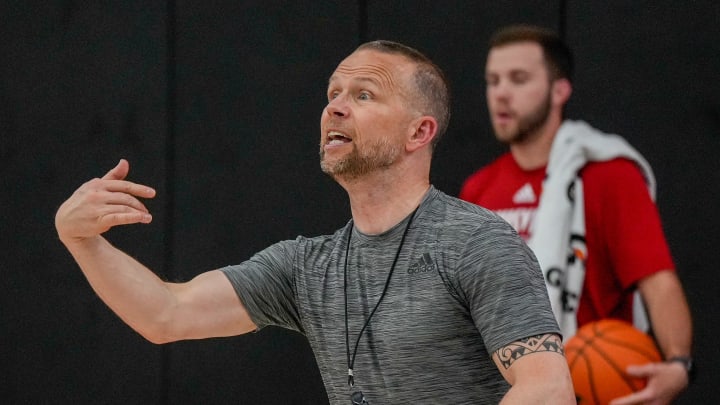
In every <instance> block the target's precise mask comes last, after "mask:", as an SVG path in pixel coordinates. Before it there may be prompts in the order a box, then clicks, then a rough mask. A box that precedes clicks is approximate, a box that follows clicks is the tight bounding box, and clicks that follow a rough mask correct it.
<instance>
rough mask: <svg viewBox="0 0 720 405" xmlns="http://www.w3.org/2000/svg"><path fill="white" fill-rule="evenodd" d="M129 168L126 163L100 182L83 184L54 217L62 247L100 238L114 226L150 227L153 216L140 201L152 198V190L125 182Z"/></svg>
mask: <svg viewBox="0 0 720 405" xmlns="http://www.w3.org/2000/svg"><path fill="white" fill-rule="evenodd" d="M129 171H130V164H129V163H128V162H127V160H125V159H121V160H120V162H119V163H118V164H117V166H115V167H114V168H112V169H110V171H109V172H107V173H106V174H105V175H104V176H103V177H102V178H100V179H98V178H95V179H92V180H90V181H88V182H87V183H85V184H83V185H82V186H80V188H78V189H77V190H76V191H75V193H73V195H72V196H70V198H68V199H67V200H66V201H65V202H64V203H63V204H62V205H61V206H60V208H59V209H58V211H57V213H56V214H55V228H56V229H57V232H58V236H59V237H60V240H62V241H63V242H64V243H66V244H67V243H69V242H77V241H82V240H84V239H87V238H91V237H94V236H97V235H100V234H102V233H104V232H106V231H107V230H109V229H110V228H112V227H113V226H116V225H127V224H134V223H149V222H150V221H152V215H150V212H149V211H148V209H147V208H146V207H145V205H144V204H143V203H142V202H140V200H139V198H153V197H155V190H154V189H153V188H151V187H148V186H145V185H142V184H136V183H133V182H130V181H127V180H125V178H126V177H127V175H128V172H129Z"/></svg>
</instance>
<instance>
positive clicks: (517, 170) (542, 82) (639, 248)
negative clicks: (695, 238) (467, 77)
mask: <svg viewBox="0 0 720 405" xmlns="http://www.w3.org/2000/svg"><path fill="white" fill-rule="evenodd" d="M571 75H572V54H571V51H570V50H569V48H568V47H567V45H566V44H565V43H564V42H563V41H562V40H561V39H560V38H559V37H558V36H557V35H556V34H554V33H553V32H552V31H549V30H546V29H543V28H541V27H535V26H527V25H518V26H510V27H505V28H503V29H501V30H499V31H498V32H497V33H496V34H495V35H494V36H493V37H492V39H491V42H490V51H489V54H488V57H487V62H486V67H485V78H486V83H487V89H486V90H487V94H486V95H487V103H488V108H489V110H490V111H489V112H490V118H491V120H492V125H493V129H494V131H495V135H496V137H497V139H498V140H499V141H501V142H502V143H504V144H507V145H508V146H509V149H510V150H509V152H508V153H506V154H504V155H502V156H501V157H499V158H498V159H497V160H495V161H494V162H492V163H491V164H489V165H487V166H486V167H483V168H481V169H480V170H478V171H477V172H476V173H474V174H473V175H471V176H470V177H469V178H468V179H467V180H466V181H465V183H464V185H463V188H462V190H461V192H460V198H462V199H464V200H467V201H470V202H473V203H476V204H478V205H481V206H483V207H485V208H489V209H491V210H493V211H495V212H496V213H498V214H499V215H500V216H502V217H503V218H504V219H505V220H507V221H508V222H509V223H510V224H511V225H513V227H514V228H515V229H516V230H517V231H518V233H519V234H520V235H521V236H522V237H523V238H524V239H525V240H526V241H527V242H528V245H529V246H530V247H531V248H532V249H533V252H534V253H535V255H536V256H537V258H538V261H539V262H540V265H541V266H542V268H543V273H544V275H545V280H546V284H547V286H548V292H549V293H550V298H551V301H552V305H553V311H554V313H555V316H556V317H557V319H558V322H559V323H560V326H561V329H562V331H563V335H564V338H565V339H567V338H569V337H571V336H572V335H573V334H574V333H575V331H576V329H577V328H578V327H580V326H582V325H583V324H586V323H588V322H591V321H595V320H598V319H602V318H620V319H624V320H627V321H629V322H634V323H635V324H636V325H641V324H642V323H645V325H647V322H648V319H647V318H645V315H646V314H647V316H649V324H650V327H651V329H652V333H653V334H654V336H655V338H656V339H657V342H658V344H659V346H660V349H661V351H662V354H663V355H664V357H665V359H666V360H667V361H665V362H662V363H657V364H645V365H639V366H638V367H631V368H630V369H629V370H628V372H630V373H631V374H632V375H635V376H639V377H647V378H648V385H647V387H646V388H645V389H643V390H642V391H640V392H637V393H634V394H632V395H629V396H626V397H623V398H621V399H617V400H616V401H614V402H613V404H615V405H621V404H634V403H653V404H665V403H669V402H670V401H672V400H673V398H675V397H677V395H678V394H679V393H680V392H681V391H683V390H684V389H685V388H686V387H687V385H688V382H689V372H690V371H691V365H692V360H691V358H690V350H691V341H692V325H691V317H690V311H689V309H688V304H687V301H686V298H685V294H684V292H683V288H682V286H681V284H680V282H679V280H678V278H677V276H676V273H675V271H674V264H673V261H672V258H671V255H670V252H669V248H668V245H667V242H666V240H665V237H664V234H663V231H662V226H661V222H660V218H659V214H658V211H657V208H656V206H655V203H654V192H655V189H654V187H655V182H654V177H653V173H652V170H651V168H650V166H649V165H648V164H647V162H646V161H645V159H644V158H643V157H642V156H641V155H640V154H639V153H638V152H637V151H635V150H634V149H633V148H632V147H631V146H630V145H629V144H628V143H627V142H626V141H625V140H624V139H622V138H620V137H619V136H617V135H609V134H604V133H601V132H600V131H598V130H596V129H594V128H592V127H590V126H589V125H588V124H586V123H585V122H582V121H571V120H566V119H565V118H564V114H563V110H564V106H565V104H566V102H567V101H568V99H569V97H570V94H571V92H572V83H571ZM637 293H639V294H637ZM643 307H644V308H643ZM645 310H646V311H645ZM641 318H644V319H641Z"/></svg>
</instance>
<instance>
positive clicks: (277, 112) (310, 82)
mask: <svg viewBox="0 0 720 405" xmlns="http://www.w3.org/2000/svg"><path fill="white" fill-rule="evenodd" d="M239 3H241V4H239ZM286 3H290V4H286ZM292 3H293V2H281V1H246V2H229V1H228V2H214V3H211V4H200V3H196V2H183V1H170V2H165V3H163V4H159V3H157V4H148V3H147V2H140V1H126V2H123V3H122V5H120V3H118V4H114V3H96V2H70V1H59V0H56V1H51V2H20V1H7V0H5V1H2V2H0V15H1V16H3V24H0V61H2V62H1V63H0V170H1V174H2V176H0V182H1V183H0V185H2V188H3V190H4V193H2V196H1V197H0V202H1V204H0V207H1V208H2V211H3V213H4V215H3V218H2V219H1V220H0V229H2V233H0V235H2V236H1V237H0V241H1V245H0V249H2V250H1V251H2V252H3V259H2V260H0V271H1V272H2V273H0V274H1V275H2V277H0V280H1V281H0V293H1V294H0V325H1V326H0V327H2V331H1V332H0V347H1V348H2V349H0V364H2V365H3V367H2V368H1V369H2V371H0V399H2V400H3V402H4V403H55V402H60V403H84V402H90V401H93V402H103V403H122V404H131V403H137V404H146V403H160V404H165V403H188V404H189V403H250V404H255V403H257V404H280V403H283V404H286V403H294V404H317V403H324V402H325V400H324V391H323V388H322V384H321V382H320V378H319V374H318V373H317V370H316V367H315V363H314V360H313V358H312V354H311V353H310V350H309V348H308V347H307V344H306V342H305V340H304V338H303V337H302V336H300V335H298V334H295V333H292V332H287V331H283V330H279V329H273V328H268V329H266V330H263V331H261V332H259V333H255V334H249V335H245V336H239V337H235V338H227V339H212V340H206V341H193V342H180V343H175V344H170V345H165V346H155V345H152V344H150V343H148V342H146V341H144V340H143V339H142V338H141V337H139V336H138V335H137V334H136V333H135V332H133V331H132V330H130V329H129V328H128V327H127V326H125V325H124V324H123V323H122V322H121V321H120V320H119V319H117V317H116V316H115V315H113V314H112V313H111V312H110V311H109V310H108V309H107V308H106V307H105V305H104V304H103V303H102V302H101V301H100V300H99V299H98V298H97V297H96V295H95V294H94V292H93V291H92V290H91V289H90V287H89V286H88V285H87V282H86V281H85V279H84V278H83V276H82V274H81V272H80V271H79V270H78V269H77V266H76V265H75V264H74V262H73V261H72V259H71V258H70V256H69V254H67V252H66V251H65V250H64V249H63V247H62V246H61V244H60V243H59V242H58V241H57V237H56V234H55V231H54V227H53V216H54V213H55V210H56V209H57V207H58V205H59V204H60V203H61V202H62V201H63V200H64V199H65V198H67V196H68V195H69V193H71V192H72V190H74V189H75V188H77V187H78V186H79V185H80V184H81V183H82V182H84V181H86V180H88V179H90V178H92V177H95V176H100V175H102V174H103V173H104V172H105V171H107V170H108V169H109V168H110V167H111V166H112V165H114V164H115V163H116V161H117V160H118V159H119V158H120V157H125V158H127V159H128V160H129V161H130V164H131V178H132V179H133V180H134V181H138V182H142V183H145V184H150V185H153V186H154V187H156V188H157V189H158V197H157V198H156V199H154V200H153V201H150V202H148V205H149V208H150V210H151V211H152V212H153V215H154V221H153V223H152V224H150V225H135V226H131V227H123V228H118V229H114V230H112V231H111V232H109V233H108V235H107V236H108V238H109V239H110V240H111V241H112V242H113V243H115V244H116V245H118V246H120V247H122V248H123V249H125V250H126V251H128V252H129V253H130V254H132V255H133V256H135V257H137V258H138V259H139V260H141V261H142V262H144V263H146V264H147V265H148V266H149V267H151V268H152V269H154V270H155V271H156V272H157V273H158V274H160V275H161V276H163V277H167V278H169V279H172V280H187V279H189V278H192V277H193V276H194V275H196V274H198V273H199V272H201V271H204V270H208V269H212V268H217V267H220V266H223V265H226V264H230V263H237V262H239V261H241V260H244V259H246V258H248V257H249V256H250V255H251V254H252V253H253V252H255V251H257V250H259V249H261V248H263V247H265V246H267V245H268V244H270V243H272V242H275V241H277V240H280V239H287V238H294V237H295V236H296V235H298V234H305V235H314V234H318V233H328V232H331V231H333V230H334V229H336V228H338V227H340V226H342V225H343V224H344V223H345V221H346V220H347V219H348V218H349V212H348V205H347V202H346V195H345V193H344V192H343V190H342V189H341V188H340V187H338V186H337V185H336V184H334V183H333V182H332V181H331V180H329V179H328V178H326V177H324V175H322V173H321V172H320V170H319V165H318V155H317V153H318V147H317V144H318V139H319V138H318V137H319V134H318V122H319V116H320V111H321V109H322V107H323V106H324V103H325V101H324V99H325V84H326V81H327V78H328V76H329V74H330V73H331V72H332V70H333V69H334V67H335V66H336V64H337V63H338V62H339V61H340V60H341V59H342V58H343V57H344V56H345V55H347V54H348V53H349V52H351V51H352V49H353V48H354V47H355V46H356V45H357V44H358V43H359V42H361V41H364V40H369V39H376V38H385V39H395V40H399V41H402V42H405V43H407V44H408V45H411V46H414V47H417V48H418V49H420V50H421V51H423V52H425V53H426V54H428V55H429V56H431V57H432V58H433V59H434V60H435V61H436V62H437V63H438V64H439V65H440V66H441V67H442V68H443V69H444V70H445V71H446V73H447V74H448V76H449V78H450V80H451V83H452V90H453V95H454V103H453V117H452V120H451V124H450V128H449V131H448V134H447V135H446V138H445V139H444V140H443V142H442V143H441V144H440V145H439V147H438V150H437V153H436V157H435V161H434V164H433V173H432V178H433V182H434V184H435V185H436V186H438V187H439V188H440V189H442V190H445V191H446V192H448V193H450V194H456V193H457V191H458V190H459V187H460V184H461V182H462V180H463V179H464V178H465V177H466V176H467V175H468V174H470V172H471V171H472V170H474V169H475V168H477V167H479V166H480V165H482V164H484V163H487V162H488V161H489V160H490V159H492V158H493V157H494V156H496V155H497V154H498V153H499V152H500V151H501V148H500V147H499V146H498V145H497V144H496V142H495V141H494V138H493V136H492V134H491V132H490V125H489V122H488V119H487V112H486V106H485V101H484V84H483V66H484V59H485V53H486V51H487V45H486V43H487V39H488V37H489V35H490V33H491V32H492V31H493V30H494V29H496V28H497V27H499V26H501V25H504V24H506V23H513V22H531V23H538V24H542V25H545V26H548V27H550V28H560V27H562V28H564V32H565V35H566V37H567V39H568V41H569V42H570V44H571V45H572V46H573V47H574V48H575V51H576V57H577V77H576V80H575V93H574V95H573V98H572V101H571V103H570V106H569V111H568V112H569V115H570V116H571V117H572V118H582V119H585V120H588V121H589V122H591V123H592V124H595V125H596V126H598V127H600V128H602V129H605V130H607V131H610V132H616V133H619V134H622V135H624V136H626V137H627V138H628V140H629V141H630V142H631V143H633V144H634V145H635V146H637V147H638V149H640V151H641V152H643V153H644V154H645V156H646V157H647V158H648V160H649V161H650V163H651V164H653V166H654V168H655V171H656V175H657V178H658V183H659V187H658V206H659V208H660V211H661V214H662V215H663V217H664V220H665V229H666V233H667V236H668V239H669V241H670V243H671V247H672V249H673V254H674V256H675V259H676V262H677V266H678V271H679V274H680V276H681V279H682V280H683V282H684V283H685V285H686V289H687V290H688V295H689V299H690V304H691V306H692V309H693V316H694V318H695V322H696V329H697V332H696V357H697V358H698V360H697V361H698V365H699V370H700V372H699V374H698V378H697V381H696V383H694V384H693V386H691V388H690V389H689V390H688V391H687V392H686V393H685V394H684V395H683V396H682V398H681V399H680V401H678V403H687V404H690V403H715V402H720V392H718V391H719V390H720V389H719V388H718V387H717V384H716V381H717V380H718V377H719V373H718V371H717V367H716V366H714V364H716V362H717V361H720V351H719V350H720V349H718V348H717V345H715V343H714V341H715V339H714V338H713V337H714V336H715V335H716V333H717V332H718V330H717V328H718V327H717V320H716V318H717V315H716V314H717V311H716V310H715V309H716V308H718V307H719V306H720V302H718V297H720V287H718V286H719V285H720V279H719V278H720V277H719V276H718V269H717V266H716V265H715V264H714V263H715V262H716V261H715V260H714V257H713V256H711V252H712V251H713V248H714V247H715V246H717V244H718V237H717V236H716V235H717V232H716V231H715V229H716V228H718V225H720V221H719V220H718V217H717V213H716V209H715V207H716V206H717V205H718V200H719V199H718V191H717V185H718V184H720V181H719V180H720V178H719V176H720V174H718V173H719V171H718V164H717V163H716V162H717V159H716V158H715V155H716V154H718V153H720V137H719V136H718V134H719V133H720V132H719V131H720V105H719V104H720V102H719V98H718V94H720V88H719V87H720V86H719V85H718V82H717V80H716V72H718V71H720V61H719V60H718V56H717V55H720V49H718V48H720V45H718V39H720V29H719V28H718V26H717V21H720V6H719V5H718V4H716V2H714V1H692V2H687V3H683V4H684V6H683V7H680V6H678V5H677V4H676V2H673V1H669V0H662V1H656V2H652V6H649V5H648V4H650V3H647V2H644V3H642V4H640V3H639V4H637V5H635V4H634V3H632V4H630V3H628V2H605V3H604V4H600V3H598V4H586V2H583V4H582V5H580V4H575V3H574V2H566V1H550V2H548V1H513V2H470V1H449V2H436V1H406V2H381V1H364V0H361V1H357V2H313V3H308V5H305V6H303V5H299V4H292ZM341 3H342V4H341ZM496 3H497V4H496Z"/></svg>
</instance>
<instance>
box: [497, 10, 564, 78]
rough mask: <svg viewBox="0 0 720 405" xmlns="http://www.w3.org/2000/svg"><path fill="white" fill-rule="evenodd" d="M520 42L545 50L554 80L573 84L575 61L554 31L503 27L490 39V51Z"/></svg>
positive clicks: (546, 60) (524, 27)
mask: <svg viewBox="0 0 720 405" xmlns="http://www.w3.org/2000/svg"><path fill="white" fill-rule="evenodd" d="M518 42H534V43H536V44H538V45H540V47H541V48H542V50H543V56H544V59H545V65H546V66H547V68H548V72H549V73H550V76H551V78H552V79H554V80H556V79H567V80H568V81H570V82H572V76H573V69H574V61H573V54H572V51H571V50H570V47H569V46H567V44H566V43H565V41H563V40H562V38H560V36H559V35H557V34H556V33H555V32H554V31H552V30H550V29H548V28H544V27H540V26H536V25H528V24H516V25H509V26H507V27H503V28H501V29H499V30H498V31H496V32H495V33H494V34H493V36H492V37H491V38H490V49H492V48H497V47H501V46H504V45H510V44H515V43H518Z"/></svg>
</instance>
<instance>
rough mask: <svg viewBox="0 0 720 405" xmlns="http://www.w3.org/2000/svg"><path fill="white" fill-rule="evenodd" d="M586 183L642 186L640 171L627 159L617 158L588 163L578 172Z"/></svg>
mask: <svg viewBox="0 0 720 405" xmlns="http://www.w3.org/2000/svg"><path fill="white" fill-rule="evenodd" d="M580 176H581V177H582V179H583V181H584V182H586V183H609V184H622V183H627V182H631V183H637V182H638V181H639V182H640V183H641V184H644V180H643V174H642V170H641V169H640V168H639V167H638V165H637V164H636V163H635V162H634V161H632V160H630V159H627V158H623V157H619V158H615V159H610V160H605V161H595V162H588V164H586V165H585V167H583V169H582V170H581V171H580Z"/></svg>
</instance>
